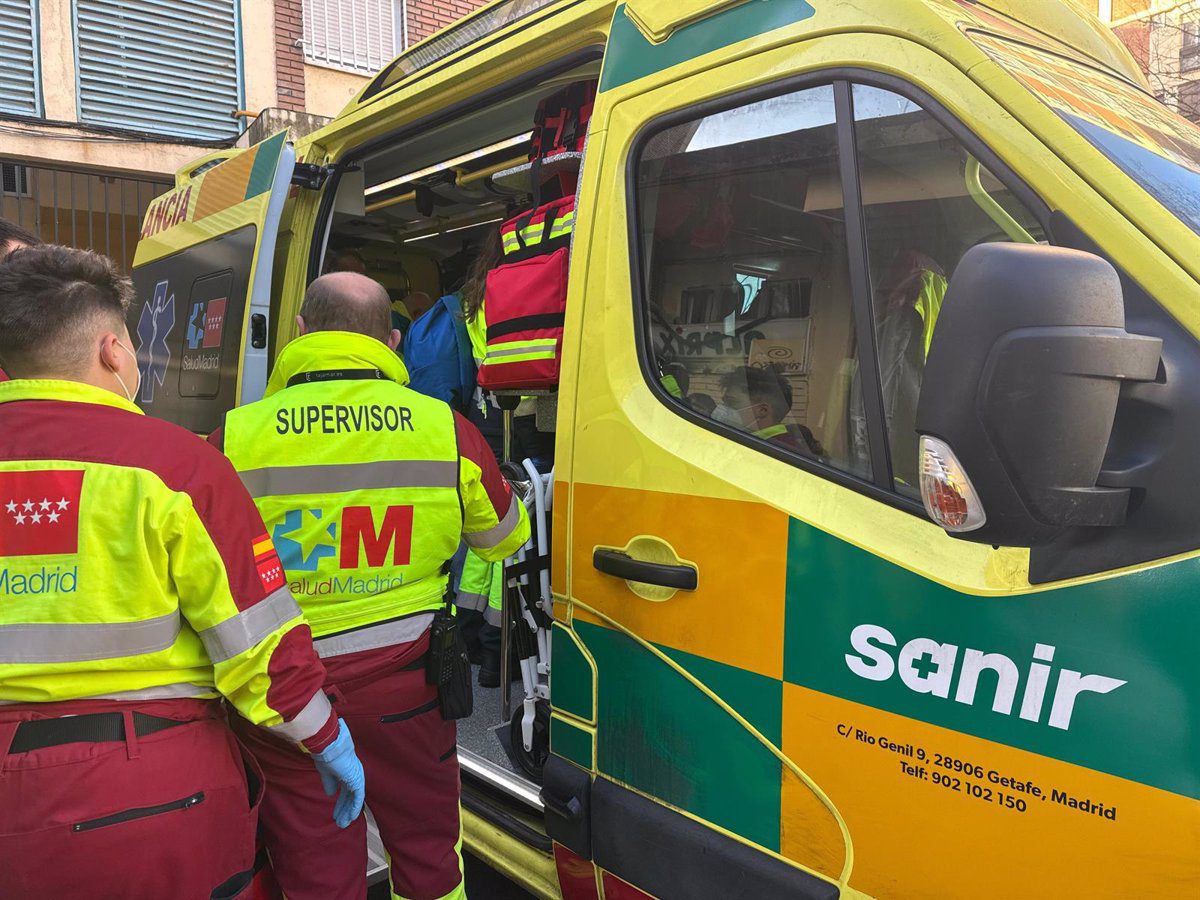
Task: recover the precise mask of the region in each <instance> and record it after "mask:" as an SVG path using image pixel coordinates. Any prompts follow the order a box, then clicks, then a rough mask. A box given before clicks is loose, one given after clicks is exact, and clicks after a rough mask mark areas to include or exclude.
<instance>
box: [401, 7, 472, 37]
mask: <svg viewBox="0 0 1200 900" xmlns="http://www.w3.org/2000/svg"><path fill="white" fill-rule="evenodd" d="M485 2H487V0H407V7H408V43H409V45H412V44H415V43H416V42H417V41H419V40H423V39H424V38H427V37H429V35H431V34H433V33H434V32H435V31H439V30H440V29H442V28H445V27H446V26H447V25H449V24H451V23H453V22H457V21H458V20H459V19H461V18H462V17H463V16H465V15H466V14H467V13H470V12H474V11H475V10H476V9H478V8H479V7H481V6H483V4H484V3H485Z"/></svg>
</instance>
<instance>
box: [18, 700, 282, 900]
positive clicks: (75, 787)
mask: <svg viewBox="0 0 1200 900" xmlns="http://www.w3.org/2000/svg"><path fill="white" fill-rule="evenodd" d="M114 711H116V712H121V713H123V714H125V734H126V738H125V740H124V741H105V742H99V743H85V742H73V743H68V744H59V745H57V746H52V747H44V748H40V749H36V750H29V751H27V752H24V753H8V749H9V747H10V746H11V744H12V739H13V736H14V735H15V734H16V731H17V727H18V726H19V724H20V723H21V722H22V721H26V720H32V719H49V718H57V717H60V716H68V715H83V714H86V713H102V712H114ZM135 711H136V712H140V713H143V714H146V715H152V716H160V717H163V718H168V719H176V720H179V721H182V722H186V723H187V724H185V725H179V726H176V727H173V728H168V729H167V730H165V731H159V732H156V733H154V734H147V735H144V736H142V737H138V736H137V735H136V733H135V730H134V728H133V727H131V726H132V722H133V713H134V712H135ZM0 751H2V752H3V754H4V755H3V756H0V896H3V897H4V898H5V900H47V898H52V897H88V898H97V900H101V898H105V900H106V898H113V900H162V898H164V897H170V898H173V900H174V898H178V900H210V898H227V897H236V896H241V894H240V893H239V890H240V888H241V887H242V885H243V884H244V881H242V880H240V877H239V876H241V875H242V873H246V875H247V876H248V874H249V870H250V869H251V868H252V867H253V864H254V831H255V822H256V819H257V816H258V809H257V803H256V802H255V803H252V802H251V801H250V799H249V789H248V785H247V777H246V769H245V764H244V763H243V755H242V753H241V751H240V749H239V747H238V744H237V741H236V739H235V738H234V736H233V732H232V731H231V730H230V729H229V725H228V723H227V722H226V720H225V715H224V711H223V710H222V708H221V706H220V704H219V703H218V702H217V701H203V700H160V701H152V702H144V703H141V702H138V703H135V702H119V701H103V700H79V701H73V702H65V703H37V704H21V705H12V706H0ZM255 791H256V794H261V789H260V788H259V786H257V785H256V786H255ZM256 800H257V798H256Z"/></svg>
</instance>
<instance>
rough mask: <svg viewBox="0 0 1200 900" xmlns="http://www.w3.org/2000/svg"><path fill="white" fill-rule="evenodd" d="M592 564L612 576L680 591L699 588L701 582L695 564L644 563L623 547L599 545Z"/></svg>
mask: <svg viewBox="0 0 1200 900" xmlns="http://www.w3.org/2000/svg"><path fill="white" fill-rule="evenodd" d="M592 565H593V566H595V567H596V569H598V570H599V571H601V572H603V573H604V574H605V575H611V576H613V577H614V578H621V579H623V580H625V581H637V582H640V583H642V584H654V585H658V586H659V587H665V588H675V589H676V590H680V591H694V590H696V584H697V581H698V579H697V575H696V567H695V566H686V565H685V566H673V565H667V564H665V563H653V562H644V561H643V560H640V559H634V558H633V557H632V556H630V555H629V554H628V553H623V552H621V551H620V550H610V549H608V548H603V547H597V548H596V549H595V550H594V551H592Z"/></svg>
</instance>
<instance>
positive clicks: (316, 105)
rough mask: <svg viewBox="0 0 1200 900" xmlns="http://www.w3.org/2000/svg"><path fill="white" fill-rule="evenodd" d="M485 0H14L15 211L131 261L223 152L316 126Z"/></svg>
mask: <svg viewBox="0 0 1200 900" xmlns="http://www.w3.org/2000/svg"><path fill="white" fill-rule="evenodd" d="M482 2H483V0H2V2H0V217H3V218H8V219H11V220H13V221H16V222H18V223H20V224H21V225H23V226H24V227H26V228H28V229H30V230H31V231H34V232H35V233H38V234H40V235H41V236H42V237H43V238H44V239H46V240H51V241H57V242H60V243H67V244H72V245H75V246H81V247H89V248H92V249H96V250H99V251H101V252H104V253H107V254H108V255H110V256H112V257H113V258H114V259H116V260H117V261H118V262H119V263H121V265H123V266H125V267H128V266H129V265H130V263H131V261H132V258H133V251H134V248H135V246H136V243H137V235H138V232H139V230H140V226H141V220H142V216H143V214H144V212H145V209H146V206H147V205H148V204H149V202H150V201H151V200H152V199H153V198H154V197H155V196H157V195H158V194H160V193H162V192H163V191H165V190H167V189H168V188H169V187H170V186H171V184H172V183H173V174H174V172H175V171H176V170H177V169H178V168H179V167H180V166H182V165H184V164H185V163H187V162H188V161H189V160H192V159H195V158H196V157H198V156H201V155H204V154H206V153H209V152H211V151H212V150H213V149H214V148H219V147H227V146H230V145H233V144H237V143H242V144H245V143H247V142H248V141H249V140H250V139H252V138H254V137H256V136H258V135H263V136H265V134H268V133H273V132H274V131H277V130H279V129H280V128H282V127H290V128H292V129H293V130H295V131H296V132H307V131H311V130H313V129H315V128H317V127H319V126H320V125H322V124H324V123H325V122H326V121H328V120H329V118H330V117H332V116H334V115H336V114H337V113H338V112H339V111H340V110H341V109H342V107H344V106H345V105H346V103H347V102H348V101H349V100H350V99H351V98H352V97H353V96H354V95H355V94H356V93H357V92H358V91H359V89H360V88H361V87H362V86H363V84H364V83H365V82H366V80H367V79H368V78H369V77H370V76H371V75H373V74H374V73H375V72H377V71H378V70H379V69H380V68H381V67H382V66H383V65H384V64H385V63H386V62H388V61H389V60H391V59H392V58H393V57H394V56H396V54H398V53H400V52H401V51H403V50H404V49H406V48H407V47H409V46H411V45H412V44H414V43H416V42H418V41H420V40H421V39H423V38H424V37H426V36H428V35H429V34H431V33H432V32H434V31H436V30H438V29H440V28H442V27H444V26H446V25H448V24H450V23H452V22H453V21H455V20H456V19H458V18H460V17H461V16H463V15H465V14H466V13H468V12H471V11H472V10H473V9H474V8H476V7H477V6H480V5H482Z"/></svg>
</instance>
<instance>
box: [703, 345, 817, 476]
mask: <svg viewBox="0 0 1200 900" xmlns="http://www.w3.org/2000/svg"><path fill="white" fill-rule="evenodd" d="M721 390H722V392H723V393H722V395H721V402H720V403H719V404H717V406H716V408H715V409H714V410H713V412H712V418H714V419H716V420H717V421H718V422H724V423H725V424H726V425H732V426H733V427H734V428H740V429H741V430H742V431H748V432H750V433H751V434H753V435H754V436H755V437H759V438H763V439H764V440H767V441H770V442H771V443H773V444H778V445H780V446H781V447H787V448H788V449H789V450H795V451H797V452H798V453H803V454H805V455H807V456H820V455H821V453H822V450H821V446H820V444H819V443H818V442H817V439H816V437H814V436H813V433H812V431H810V430H809V429H808V427H807V426H805V425H793V426H791V427H789V426H787V425H784V424H783V420H784V418H786V417H787V415H788V413H790V412H791V411H792V386H791V385H790V384H788V380H787V377H786V376H785V375H784V374H783V373H782V372H780V371H779V370H778V369H776V368H775V367H774V366H768V367H766V368H762V369H760V368H755V367H752V366H739V367H738V368H736V369H734V370H732V371H731V372H727V373H726V374H725V376H724V377H723V378H722V379H721Z"/></svg>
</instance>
